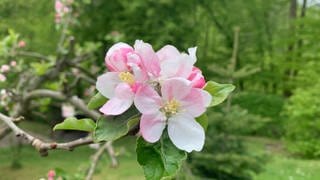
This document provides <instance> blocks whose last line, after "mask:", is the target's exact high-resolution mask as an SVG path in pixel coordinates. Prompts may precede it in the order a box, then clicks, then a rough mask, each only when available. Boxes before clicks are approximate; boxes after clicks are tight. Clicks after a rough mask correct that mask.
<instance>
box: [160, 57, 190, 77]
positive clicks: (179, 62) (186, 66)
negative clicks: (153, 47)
mask: <svg viewBox="0 0 320 180" xmlns="http://www.w3.org/2000/svg"><path fill="white" fill-rule="evenodd" d="M192 67H193V60H192V58H191V57H190V56H188V55H187V54H181V55H180V56H178V57H176V58H174V59H171V60H168V61H163V62H161V72H160V75H161V76H162V77H164V78H173V77H182V78H188V77H189V75H190V74H191V72H192Z"/></svg>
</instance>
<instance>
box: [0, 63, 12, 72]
mask: <svg viewBox="0 0 320 180" xmlns="http://www.w3.org/2000/svg"><path fill="white" fill-rule="evenodd" d="M9 71H10V66H9V65H7V64H4V65H2V66H1V68H0V72H2V73H6V72H9Z"/></svg>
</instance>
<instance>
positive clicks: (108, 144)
mask: <svg viewBox="0 0 320 180" xmlns="http://www.w3.org/2000/svg"><path fill="white" fill-rule="evenodd" d="M105 150H108V152H109V155H110V157H111V163H112V164H111V165H112V166H117V165H118V162H117V160H116V159H115V155H114V151H113V149H112V144H111V142H106V143H105V144H104V145H103V146H101V147H100V148H99V149H98V150H97V152H96V153H95V154H94V155H93V156H92V161H91V166H90V168H89V170H88V173H87V176H86V180H91V179H92V176H93V174H94V171H95V169H96V167H97V164H98V162H99V160H100V159H101V157H102V155H103V152H104V151H105ZM110 150H111V151H110ZM110 152H111V153H110ZM114 159H115V161H114ZM113 163H115V164H113Z"/></svg>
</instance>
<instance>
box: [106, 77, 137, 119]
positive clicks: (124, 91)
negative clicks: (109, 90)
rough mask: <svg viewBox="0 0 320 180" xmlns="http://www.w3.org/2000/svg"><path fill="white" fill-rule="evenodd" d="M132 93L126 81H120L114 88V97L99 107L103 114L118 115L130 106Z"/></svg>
mask: <svg viewBox="0 0 320 180" xmlns="http://www.w3.org/2000/svg"><path fill="white" fill-rule="evenodd" d="M133 97H134V94H133V92H132V90H131V87H130V86H129V85H128V84H126V83H120V84H119V85H118V86H117V87H116V89H115V97H113V98H111V99H110V100H109V101H108V102H107V103H106V104H105V105H103V106H102V107H101V108H100V112H102V113H103V114H105V115H119V114H122V113H123V112H125V111H126V110H128V109H129V108H130V106H131V105H132V103H133Z"/></svg>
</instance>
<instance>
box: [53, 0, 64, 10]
mask: <svg viewBox="0 0 320 180" xmlns="http://www.w3.org/2000/svg"><path fill="white" fill-rule="evenodd" d="M54 8H55V10H56V12H57V13H61V12H62V10H63V8H64V5H63V3H62V2H61V1H60V0H56V2H55V4H54Z"/></svg>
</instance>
